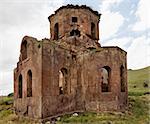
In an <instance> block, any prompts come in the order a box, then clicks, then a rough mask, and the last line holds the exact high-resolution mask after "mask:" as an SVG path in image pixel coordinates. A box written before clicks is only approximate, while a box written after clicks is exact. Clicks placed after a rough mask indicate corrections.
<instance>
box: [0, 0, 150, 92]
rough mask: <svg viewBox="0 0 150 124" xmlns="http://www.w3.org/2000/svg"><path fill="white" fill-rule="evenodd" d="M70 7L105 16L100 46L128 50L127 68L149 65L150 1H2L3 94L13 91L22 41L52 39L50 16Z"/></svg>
mask: <svg viewBox="0 0 150 124" xmlns="http://www.w3.org/2000/svg"><path fill="white" fill-rule="evenodd" d="M67 4H75V5H76V4H78V5H82V4H84V5H87V6H89V7H91V8H92V9H93V10H96V11H98V12H99V13H101V14H102V16H101V20H100V24H99V30H100V36H99V37H100V40H99V43H100V44H101V46H119V47H120V48H122V49H123V50H125V51H127V64H128V69H139V68H144V67H146V66H150V38H149V37H150V33H149V31H150V15H149V14H150V13H148V12H150V7H149V5H150V0H0V95H7V94H8V93H11V92H13V69H14V68H15V67H16V64H17V62H18V59H19V54H20V44H21V41H22V38H23V37H24V36H25V35H28V36H32V37H35V38H37V39H39V40H41V39H44V38H50V31H49V26H50V24H49V21H48V16H49V15H51V14H53V13H54V11H55V10H56V9H58V8H59V7H61V6H62V5H67Z"/></svg>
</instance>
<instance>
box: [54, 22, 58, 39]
mask: <svg viewBox="0 0 150 124" xmlns="http://www.w3.org/2000/svg"><path fill="white" fill-rule="evenodd" d="M58 38H59V25H58V23H56V24H55V26H54V40H58Z"/></svg>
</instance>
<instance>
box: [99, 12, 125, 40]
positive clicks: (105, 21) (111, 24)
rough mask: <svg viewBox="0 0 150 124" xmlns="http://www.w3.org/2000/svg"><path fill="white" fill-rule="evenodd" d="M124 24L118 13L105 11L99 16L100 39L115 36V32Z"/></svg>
mask: <svg viewBox="0 0 150 124" xmlns="http://www.w3.org/2000/svg"><path fill="white" fill-rule="evenodd" d="M123 23H124V17H123V16H122V15H121V14H119V12H110V11H106V12H104V13H103V14H102V16H101V21H100V26H99V29H100V39H101V40H106V39H107V38H110V37H112V36H115V34H116V33H117V31H118V30H119V29H120V27H121V26H122V25H123Z"/></svg>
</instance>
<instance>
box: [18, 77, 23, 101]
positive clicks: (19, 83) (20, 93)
mask: <svg viewBox="0 0 150 124" xmlns="http://www.w3.org/2000/svg"><path fill="white" fill-rule="evenodd" d="M18 97H19V98H22V75H21V74H20V75H19V80H18Z"/></svg>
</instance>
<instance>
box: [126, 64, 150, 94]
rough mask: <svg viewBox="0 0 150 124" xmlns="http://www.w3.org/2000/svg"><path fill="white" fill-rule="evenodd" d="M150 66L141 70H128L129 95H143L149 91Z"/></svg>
mask: <svg viewBox="0 0 150 124" xmlns="http://www.w3.org/2000/svg"><path fill="white" fill-rule="evenodd" d="M146 85H147V86H146ZM149 86H150V66H149V67H146V68H142V69H139V70H128V89H129V95H132V94H133V93H134V95H135V94H136V95H142V94H143V93H145V92H149V88H148V87H149Z"/></svg>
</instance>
